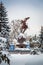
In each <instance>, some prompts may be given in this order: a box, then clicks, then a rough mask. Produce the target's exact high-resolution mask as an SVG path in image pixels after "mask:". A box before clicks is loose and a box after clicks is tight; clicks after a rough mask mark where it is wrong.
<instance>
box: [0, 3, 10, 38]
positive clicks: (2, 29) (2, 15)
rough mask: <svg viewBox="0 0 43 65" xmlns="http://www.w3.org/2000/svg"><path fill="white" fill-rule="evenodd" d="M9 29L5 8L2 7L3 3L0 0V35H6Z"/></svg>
mask: <svg viewBox="0 0 43 65" xmlns="http://www.w3.org/2000/svg"><path fill="white" fill-rule="evenodd" d="M9 29H10V28H9V25H8V18H7V11H6V8H5V7H4V4H3V3H2V2H0V35H1V36H2V37H8V36H9V31H10V30H9Z"/></svg>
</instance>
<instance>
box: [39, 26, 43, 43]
mask: <svg viewBox="0 0 43 65" xmlns="http://www.w3.org/2000/svg"><path fill="white" fill-rule="evenodd" d="M40 42H41V43H43V26H41V33H40Z"/></svg>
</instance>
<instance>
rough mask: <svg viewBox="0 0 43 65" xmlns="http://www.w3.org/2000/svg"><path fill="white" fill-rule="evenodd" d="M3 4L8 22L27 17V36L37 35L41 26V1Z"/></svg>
mask: <svg viewBox="0 0 43 65" xmlns="http://www.w3.org/2000/svg"><path fill="white" fill-rule="evenodd" d="M4 3H5V5H6V7H7V8H6V9H7V11H8V18H9V21H10V22H11V21H12V20H13V19H14V20H15V19H23V18H25V17H28V16H29V17H30V20H28V21H29V22H28V26H29V35H34V34H38V32H39V31H40V27H41V26H43V0H9V1H8V0H7V1H5V0H4Z"/></svg>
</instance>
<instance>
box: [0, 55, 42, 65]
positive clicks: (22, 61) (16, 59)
mask: <svg viewBox="0 0 43 65" xmlns="http://www.w3.org/2000/svg"><path fill="white" fill-rule="evenodd" d="M8 57H9V59H10V65H43V54H40V55H30V54H10V56H8ZM0 65H7V63H4V62H2V63H1V64H0Z"/></svg>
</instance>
